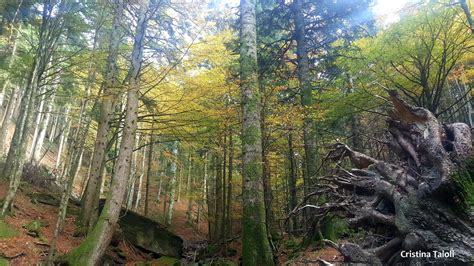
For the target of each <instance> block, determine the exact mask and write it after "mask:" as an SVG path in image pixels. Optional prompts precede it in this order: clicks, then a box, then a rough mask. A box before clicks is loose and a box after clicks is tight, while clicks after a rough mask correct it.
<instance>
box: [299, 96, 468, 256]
mask: <svg viewBox="0 0 474 266" xmlns="http://www.w3.org/2000/svg"><path fill="white" fill-rule="evenodd" d="M390 98H391V101H392V103H393V106H394V109H393V111H392V112H390V119H389V120H388V121H387V125H388V132H389V135H388V137H389V141H388V142H387V143H388V147H389V149H390V150H391V151H392V152H393V153H394V154H396V155H397V159H394V160H392V161H390V162H385V161H380V160H377V159H375V158H371V157H370V156H367V155H365V154H362V153H360V152H357V151H354V150H352V149H351V148H350V147H348V146H347V145H345V144H343V143H337V144H334V145H333V146H332V147H331V148H332V150H331V151H330V153H329V155H328V157H327V158H328V159H331V160H333V161H336V162H338V163H337V167H336V169H335V172H334V174H333V175H331V176H326V177H322V178H320V183H319V184H318V186H317V187H318V188H317V190H316V191H315V192H313V193H311V194H310V195H308V197H306V198H305V199H304V201H303V202H302V203H301V204H300V205H299V206H297V208H295V209H294V210H293V211H292V213H291V214H290V215H295V214H296V213H298V212H299V211H300V210H301V209H303V208H311V209H312V210H313V212H312V213H313V214H314V216H315V217H316V219H321V218H322V217H324V216H325V215H327V214H328V213H331V214H333V215H334V214H337V215H339V216H344V217H348V221H349V225H350V226H353V227H356V228H365V229H366V230H365V231H368V232H369V234H370V233H375V232H377V233H379V234H381V235H383V236H385V238H384V240H381V241H376V242H377V243H378V246H377V247H368V246H367V245H364V244H363V243H362V244H353V243H345V244H340V245H337V248H338V249H339V250H340V251H341V253H343V254H344V255H345V257H346V260H348V261H351V262H360V263H371V264H397V263H409V264H415V263H423V264H425V263H469V262H472V261H473V260H474V257H473V256H474V255H473V254H474V229H473V227H472V225H473V224H472V221H470V220H469V219H468V218H467V217H466V216H463V215H462V214H460V213H459V212H456V211H455V208H454V207H455V206H453V205H455V204H453V202H456V200H457V199H455V198H454V197H456V196H455V195H456V193H455V190H456V187H455V186H454V184H453V181H452V180H450V176H451V175H452V174H453V173H454V172H455V171H456V170H457V169H458V168H459V167H461V165H462V162H463V161H464V160H466V159H467V158H469V157H470V156H472V153H471V152H472V144H471V133H470V128H469V127H468V126H467V125H465V124H462V123H455V124H450V125H443V124H441V123H440V122H439V121H438V120H437V119H436V117H435V116H434V115H433V114H432V113H431V112H429V111H428V110H426V109H423V108H418V107H413V106H410V105H409V104H407V103H406V102H405V101H403V100H402V99H400V97H399V96H398V95H397V93H396V92H393V91H391V92H390ZM346 157H347V158H349V160H350V161H351V162H352V165H353V166H355V169H346V168H344V167H343V166H342V160H343V159H344V158H346ZM471 178H472V177H471ZM323 195H324V196H325V197H326V198H327V199H329V201H328V202H330V203H326V204H322V205H319V206H316V205H309V204H306V201H307V200H308V199H309V198H310V197H321V196H323ZM380 232H381V233H380ZM367 238H368V236H367ZM332 244H334V245H336V244H335V243H332ZM450 250H452V251H454V256H445V257H439V256H437V255H439V253H435V252H434V251H437V252H441V251H450ZM402 251H403V252H405V253H404V255H406V256H402V254H401V252H402ZM409 251H412V252H413V253H412V254H414V253H415V252H416V251H419V252H424V253H423V254H425V255H426V254H429V256H430V257H427V256H428V255H426V256H423V257H421V258H420V257H419V256H418V258H415V257H414V256H416V255H409V253H408V252H409ZM407 254H408V255H407ZM418 254H420V253H418ZM405 257H406V258H405Z"/></svg>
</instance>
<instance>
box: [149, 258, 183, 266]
mask: <svg viewBox="0 0 474 266" xmlns="http://www.w3.org/2000/svg"><path fill="white" fill-rule="evenodd" d="M153 264H154V265H158V266H175V265H180V262H179V260H178V259H177V258H173V257H167V256H163V257H160V258H159V259H157V260H155V261H153Z"/></svg>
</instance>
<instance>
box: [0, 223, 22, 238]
mask: <svg viewBox="0 0 474 266" xmlns="http://www.w3.org/2000/svg"><path fill="white" fill-rule="evenodd" d="M17 235H18V231H16V229H15V228H13V227H12V226H11V225H9V224H7V223H5V221H3V220H0V238H9V237H14V236H17Z"/></svg>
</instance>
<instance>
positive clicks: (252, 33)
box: [240, 0, 274, 265]
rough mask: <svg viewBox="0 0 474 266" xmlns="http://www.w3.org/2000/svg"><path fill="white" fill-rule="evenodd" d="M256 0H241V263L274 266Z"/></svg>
mask: <svg viewBox="0 0 474 266" xmlns="http://www.w3.org/2000/svg"><path fill="white" fill-rule="evenodd" d="M255 5H256V2H255V0H241V1H240V23H241V25H240V79H241V80H240V89H241V94H242V118H243V119H242V120H243V122H242V153H243V158H242V168H243V169H242V177H243V180H244V184H243V191H242V194H243V216H242V264H243V265H274V262H273V256H272V250H271V248H270V243H269V241H268V238H267V229H266V226H265V206H264V195H263V184H262V181H263V170H262V143H261V141H262V135H261V127H260V96H259V88H258V87H259V86H258V67H257V36H256V35H257V30H256V11H255Z"/></svg>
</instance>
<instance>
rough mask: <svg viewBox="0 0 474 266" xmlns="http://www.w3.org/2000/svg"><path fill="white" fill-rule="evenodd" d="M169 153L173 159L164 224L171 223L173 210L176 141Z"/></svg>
mask: <svg viewBox="0 0 474 266" xmlns="http://www.w3.org/2000/svg"><path fill="white" fill-rule="evenodd" d="M171 153H172V154H173V161H172V163H171V177H170V178H171V179H170V192H169V207H168V210H167V213H166V225H171V221H172V219H173V210H174V202H175V199H174V198H175V194H176V168H177V161H178V141H175V142H174V143H173V148H172V151H171Z"/></svg>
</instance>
